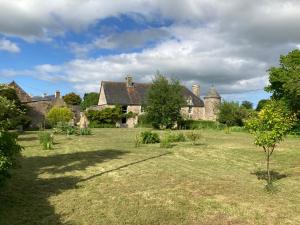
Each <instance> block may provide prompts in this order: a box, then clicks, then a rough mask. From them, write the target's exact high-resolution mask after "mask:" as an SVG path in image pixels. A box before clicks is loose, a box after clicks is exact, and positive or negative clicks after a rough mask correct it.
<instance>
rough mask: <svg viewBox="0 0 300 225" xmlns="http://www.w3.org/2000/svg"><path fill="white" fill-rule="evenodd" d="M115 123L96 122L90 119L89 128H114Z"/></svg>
mask: <svg viewBox="0 0 300 225" xmlns="http://www.w3.org/2000/svg"><path fill="white" fill-rule="evenodd" d="M115 127H116V124H109V123H97V122H96V121H91V122H90V124H89V128H115Z"/></svg>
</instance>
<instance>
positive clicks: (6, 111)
mask: <svg viewBox="0 0 300 225" xmlns="http://www.w3.org/2000/svg"><path fill="white" fill-rule="evenodd" d="M21 113H22V112H21V111H20V110H19V109H18V108H17V106H16V104H15V103H14V102H13V101H10V100H8V99H7V98H6V97H2V96H0V130H1V128H2V129H8V128H10V127H11V125H12V124H13V120H14V118H15V117H16V116H18V115H20V114H21Z"/></svg>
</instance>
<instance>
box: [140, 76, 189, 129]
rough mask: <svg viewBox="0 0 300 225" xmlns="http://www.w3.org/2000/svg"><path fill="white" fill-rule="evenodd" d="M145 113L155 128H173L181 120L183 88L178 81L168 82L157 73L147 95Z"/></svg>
mask: <svg viewBox="0 0 300 225" xmlns="http://www.w3.org/2000/svg"><path fill="white" fill-rule="evenodd" d="M146 101H147V102H146V105H147V107H146V108H145V111H146V113H147V117H148V119H149V120H150V121H151V122H152V125H153V127H155V128H167V129H171V128H174V126H175V124H176V123H177V122H178V121H180V119H181V113H180V110H181V107H182V106H183V105H184V97H183V88H182V86H181V85H180V83H179V81H178V80H171V81H170V80H168V79H167V78H166V77H164V76H163V75H161V74H160V73H157V74H156V75H155V78H154V80H153V83H152V86H151V88H150V90H149V91H148V93H147V100H146Z"/></svg>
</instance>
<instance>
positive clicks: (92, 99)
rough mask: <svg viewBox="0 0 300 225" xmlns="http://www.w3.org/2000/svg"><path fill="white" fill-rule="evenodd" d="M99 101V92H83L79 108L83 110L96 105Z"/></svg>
mask: <svg viewBox="0 0 300 225" xmlns="http://www.w3.org/2000/svg"><path fill="white" fill-rule="evenodd" d="M98 101H99V93H96V92H90V93H85V94H84V96H83V101H82V102H81V105H80V106H81V109H82V110H85V109H86V108H88V107H90V106H93V105H97V104H98Z"/></svg>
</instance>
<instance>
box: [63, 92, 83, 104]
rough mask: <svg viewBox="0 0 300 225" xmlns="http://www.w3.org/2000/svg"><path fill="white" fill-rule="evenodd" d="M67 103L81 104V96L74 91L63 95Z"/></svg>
mask: <svg viewBox="0 0 300 225" xmlns="http://www.w3.org/2000/svg"><path fill="white" fill-rule="evenodd" d="M63 99H64V101H65V103H67V104H68V105H80V103H81V98H80V96H79V95H77V94H75V93H74V92H71V93H69V94H66V95H65V96H64V97H63Z"/></svg>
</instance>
